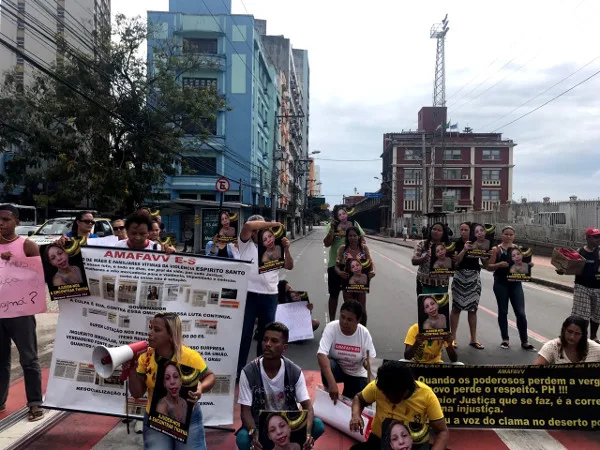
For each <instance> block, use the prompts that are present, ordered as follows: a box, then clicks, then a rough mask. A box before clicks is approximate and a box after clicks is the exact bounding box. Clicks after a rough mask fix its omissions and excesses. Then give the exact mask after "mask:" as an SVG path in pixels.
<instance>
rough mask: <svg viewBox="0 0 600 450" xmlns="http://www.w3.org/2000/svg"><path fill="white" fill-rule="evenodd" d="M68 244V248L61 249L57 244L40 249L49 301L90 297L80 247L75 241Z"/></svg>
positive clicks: (43, 246)
mask: <svg viewBox="0 0 600 450" xmlns="http://www.w3.org/2000/svg"><path fill="white" fill-rule="evenodd" d="M92 240H93V239H90V241H92ZM70 242H71V246H70V247H67V246H65V247H62V246H60V245H58V244H46V245H42V246H41V247H40V255H41V256H42V265H43V267H44V278H45V280H46V284H47V285H48V291H49V292H50V299H51V300H63V299H66V298H75V297H85V296H88V295H90V290H89V288H88V283H87V279H86V276H85V269H84V268H83V259H82V257H81V251H80V249H81V247H80V246H79V243H78V242H77V241H76V240H73V241H70Z"/></svg>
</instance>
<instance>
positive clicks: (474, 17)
mask: <svg viewBox="0 0 600 450" xmlns="http://www.w3.org/2000/svg"><path fill="white" fill-rule="evenodd" d="M198 1H218V2H219V1H221V0H198ZM112 3H113V5H112V9H113V13H117V12H120V13H124V14H126V15H129V16H132V15H141V16H145V15H146V11H147V10H158V11H160V10H163V11H166V10H168V0H144V1H141V0H113V2H112ZM233 13H234V14H248V13H249V14H252V15H254V16H255V17H256V18H258V19H265V20H267V33H268V34H272V35H282V34H283V35H285V36H286V37H288V38H290V39H291V41H292V45H293V46H294V47H295V48H302V49H306V50H308V52H309V62H310V70H311V80H310V83H311V85H310V99H311V104H310V111H311V117H310V134H309V140H310V148H309V151H315V150H318V151H320V154H318V155H315V159H316V160H317V163H318V165H319V166H320V168H321V182H322V183H323V184H322V186H321V193H322V194H323V195H325V196H326V198H327V202H328V203H330V204H335V203H340V202H341V201H342V195H352V194H353V193H354V192H355V190H356V192H358V193H359V194H363V193H364V192H375V191H377V190H378V189H379V187H380V186H379V181H378V180H376V179H374V178H373V177H375V176H380V173H381V171H382V165H381V160H380V159H379V157H380V155H381V151H382V140H383V134H384V133H387V132H400V131H402V130H408V129H416V128H417V113H418V111H419V109H420V108H421V107H422V106H431V105H432V96H433V79H434V68H435V51H436V43H435V40H434V39H430V37H429V32H430V29H431V26H432V25H433V24H434V23H438V22H441V20H442V19H443V17H444V15H445V14H448V19H449V27H450V30H449V31H448V34H447V38H446V101H447V106H448V118H449V120H451V121H452V123H458V126H459V129H460V130H462V129H463V128H464V127H466V126H469V127H471V128H472V129H473V131H475V132H492V131H493V132H501V133H503V137H504V138H505V139H512V140H513V141H514V142H516V143H517V146H516V147H515V154H514V163H515V169H514V180H513V193H512V198H513V200H516V201H519V200H520V199H521V198H523V197H524V198H527V199H528V200H529V201H534V200H541V199H542V198H543V197H546V196H548V197H550V198H551V199H552V200H568V197H569V196H570V195H576V196H578V197H579V198H580V199H596V198H599V197H600V96H599V95H598V93H600V73H598V74H597V75H596V76H593V75H594V74H595V73H596V72H598V71H600V49H598V46H597V42H598V38H597V29H598V25H597V18H598V17H600V2H597V1H596V0H546V1H541V0H528V1H523V0H519V1H516V0H504V1H503V2H482V1H480V0H479V1H473V0H446V1H442V0H428V1H426V2H409V1H405V0H373V1H371V2H359V1H357V0H344V1H342V0H326V1H323V0H319V1H317V0H233ZM584 66H585V67H584ZM574 72H576V73H574ZM566 77H568V78H566ZM588 77H592V78H591V79H589V80H588V81H586V82H583V84H581V85H580V86H578V87H575V88H574V89H572V90H571V91H569V92H567V93H566V94H564V95H562V96H561V97H560V98H558V99H557V100H554V101H553V102H551V103H549V104H547V105H546V106H542V107H541V108H540V109H539V110H537V111H535V112H533V113H531V114H529V115H527V116H525V117H523V118H519V117H520V116H522V115H524V114H526V113H528V112H530V111H532V110H533V109H535V108H537V107H539V106H541V105H543V104H544V103H546V102H548V101H549V100H551V99H552V98H553V97H556V96H558V95H559V94H561V93H563V92H564V91H566V90H568V89H570V88H572V87H573V86H575V85H576V84H578V83H580V82H582V81H584V80H585V79H586V78H588ZM564 78H566V79H565V80H564V81H561V80H563V79H564ZM523 104H525V105H523ZM515 119H517V120H516V121H515V122H514V123H512V124H510V122H512V121H514V120H515ZM357 160H361V161H357Z"/></svg>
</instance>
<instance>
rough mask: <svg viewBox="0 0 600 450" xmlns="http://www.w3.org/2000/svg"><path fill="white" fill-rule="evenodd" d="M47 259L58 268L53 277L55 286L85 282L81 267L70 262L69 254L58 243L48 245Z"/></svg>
mask: <svg viewBox="0 0 600 450" xmlns="http://www.w3.org/2000/svg"><path fill="white" fill-rule="evenodd" d="M46 259H47V261H48V262H49V263H50V264H51V265H52V266H53V267H55V268H56V273H55V274H54V276H53V277H52V285H53V286H54V287H58V286H68V285H71V284H81V283H83V274H82V271H81V269H80V268H79V267H77V266H74V265H72V264H70V262H69V255H68V254H67V253H66V252H65V249H64V248H62V247H60V246H59V245H56V244H50V245H48V246H47V247H46Z"/></svg>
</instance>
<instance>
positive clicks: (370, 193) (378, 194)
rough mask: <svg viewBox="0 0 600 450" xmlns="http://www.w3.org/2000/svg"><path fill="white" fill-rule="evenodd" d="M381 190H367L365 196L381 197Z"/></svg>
mask: <svg viewBox="0 0 600 450" xmlns="http://www.w3.org/2000/svg"><path fill="white" fill-rule="evenodd" d="M381 197H382V196H381V192H365V198H381Z"/></svg>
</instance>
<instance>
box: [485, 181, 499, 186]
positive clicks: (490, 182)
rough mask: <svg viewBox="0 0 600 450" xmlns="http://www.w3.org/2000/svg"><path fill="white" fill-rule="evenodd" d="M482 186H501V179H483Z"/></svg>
mask: <svg viewBox="0 0 600 450" xmlns="http://www.w3.org/2000/svg"><path fill="white" fill-rule="evenodd" d="M481 185H482V186H500V180H481Z"/></svg>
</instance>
